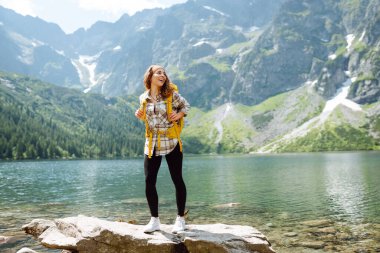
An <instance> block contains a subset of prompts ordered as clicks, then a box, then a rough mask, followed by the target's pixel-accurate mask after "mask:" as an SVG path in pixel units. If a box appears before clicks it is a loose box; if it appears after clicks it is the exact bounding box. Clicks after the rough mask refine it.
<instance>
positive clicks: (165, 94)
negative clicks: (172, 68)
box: [144, 65, 173, 98]
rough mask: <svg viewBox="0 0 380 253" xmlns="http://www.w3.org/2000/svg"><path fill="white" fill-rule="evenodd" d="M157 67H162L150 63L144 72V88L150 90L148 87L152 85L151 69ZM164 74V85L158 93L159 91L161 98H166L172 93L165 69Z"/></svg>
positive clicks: (152, 72)
mask: <svg viewBox="0 0 380 253" xmlns="http://www.w3.org/2000/svg"><path fill="white" fill-rule="evenodd" d="M158 68H162V69H164V68H163V67H162V66H160V65H150V66H149V68H148V69H147V70H146V72H145V74H144V85H145V89H146V90H150V88H151V87H152V76H153V74H154V71H153V70H154V69H158ZM164 70H165V69H164ZM164 74H165V77H166V81H165V83H164V85H163V86H162V87H161V89H160V93H161V96H162V97H163V98H167V97H169V96H170V95H171V94H172V93H173V87H171V85H170V79H169V77H168V76H167V75H166V71H164Z"/></svg>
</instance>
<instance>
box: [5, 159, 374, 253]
mask: <svg viewBox="0 0 380 253" xmlns="http://www.w3.org/2000/svg"><path fill="white" fill-rule="evenodd" d="M142 166H143V161H142V159H131V160H91V161H83V160H80V161H26V162H0V235H8V236H9V235H11V236H13V241H11V242H10V243H8V244H5V245H0V251H1V252H3V251H4V252H16V250H17V249H20V248H21V247H25V246H26V247H31V246H33V247H34V249H40V248H38V247H36V246H35V243H34V240H31V239H29V237H26V236H24V235H22V232H20V228H21V226H22V225H24V224H26V223H28V222H29V221H31V220H32V219H34V218H47V219H54V218H59V217H67V216H76V215H78V214H83V215H90V216H97V217H100V218H105V219H108V220H118V219H122V220H125V221H128V220H137V221H138V223H141V224H143V223H145V222H146V221H147V220H148V219H149V212H148V207H147V204H146V201H145V193H144V173H143V167H142ZM184 178H185V182H186V185H187V190H188V202H187V208H188V209H189V222H191V223H212V222H222V223H229V224H246V225H251V226H255V227H258V228H260V227H262V226H264V225H265V224H268V223H271V224H274V225H275V226H276V227H281V226H292V224H293V225H295V224H299V223H300V222H302V221H305V220H313V219H331V220H334V221H337V222H343V223H347V224H351V223H352V224H365V223H380V218H379V213H380V153H379V152H344V153H309V154H281V155H250V156H248V155H247V156H242V155H240V156H187V157H185V160H184ZM157 188H158V193H159V198H160V200H159V201H160V216H161V219H162V220H163V221H164V222H167V223H171V222H172V221H173V219H174V218H175V215H176V205H175V195H174V187H173V184H172V182H171V179H170V175H169V172H168V169H167V165H166V163H165V162H163V163H162V167H161V170H160V173H159V176H158V182H157ZM228 203H237V204H236V205H234V206H233V207H228V206H225V205H224V204H228ZM269 239H270V238H269ZM40 251H41V250H40ZM51 252H57V251H51Z"/></svg>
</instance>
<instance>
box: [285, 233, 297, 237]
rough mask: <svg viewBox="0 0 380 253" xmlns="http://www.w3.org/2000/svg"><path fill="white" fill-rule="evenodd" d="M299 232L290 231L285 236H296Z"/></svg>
mask: <svg viewBox="0 0 380 253" xmlns="http://www.w3.org/2000/svg"><path fill="white" fill-rule="evenodd" d="M297 235H298V234H297V233H296V232H289V233H285V234H284V236H286V237H295V236H297Z"/></svg>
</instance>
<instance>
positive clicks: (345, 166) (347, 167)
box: [323, 153, 365, 221]
mask: <svg viewBox="0 0 380 253" xmlns="http://www.w3.org/2000/svg"><path fill="white" fill-rule="evenodd" d="M323 158H324V164H323V165H324V170H325V177H326V180H325V182H326V193H327V196H328V199H329V200H330V201H331V203H330V208H331V209H332V210H331V211H332V213H333V214H335V216H336V217H337V218H338V219H339V218H344V219H345V220H350V221H355V220H358V219H362V218H363V212H364V210H363V209H364V205H363V201H364V195H365V192H364V190H365V188H364V179H363V174H362V168H361V165H362V163H363V161H362V156H360V155H358V154H355V153H352V154H350V153H348V154H339V156H338V155H336V154H329V155H325V156H323Z"/></svg>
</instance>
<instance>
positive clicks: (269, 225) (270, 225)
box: [266, 223, 275, 228]
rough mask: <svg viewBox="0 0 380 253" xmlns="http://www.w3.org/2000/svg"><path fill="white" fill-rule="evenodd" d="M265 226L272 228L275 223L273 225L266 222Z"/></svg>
mask: <svg viewBox="0 0 380 253" xmlns="http://www.w3.org/2000/svg"><path fill="white" fill-rule="evenodd" d="M266 226H267V227H269V228H274V227H275V225H273V223H267V224H266Z"/></svg>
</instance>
